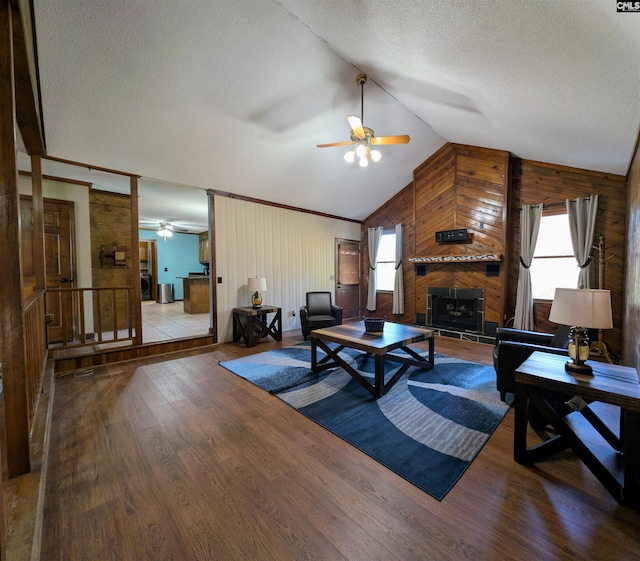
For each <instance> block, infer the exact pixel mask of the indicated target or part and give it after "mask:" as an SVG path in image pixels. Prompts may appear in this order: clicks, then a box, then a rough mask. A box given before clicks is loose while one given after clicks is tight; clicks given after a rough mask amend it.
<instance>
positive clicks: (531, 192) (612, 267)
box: [361, 144, 640, 360]
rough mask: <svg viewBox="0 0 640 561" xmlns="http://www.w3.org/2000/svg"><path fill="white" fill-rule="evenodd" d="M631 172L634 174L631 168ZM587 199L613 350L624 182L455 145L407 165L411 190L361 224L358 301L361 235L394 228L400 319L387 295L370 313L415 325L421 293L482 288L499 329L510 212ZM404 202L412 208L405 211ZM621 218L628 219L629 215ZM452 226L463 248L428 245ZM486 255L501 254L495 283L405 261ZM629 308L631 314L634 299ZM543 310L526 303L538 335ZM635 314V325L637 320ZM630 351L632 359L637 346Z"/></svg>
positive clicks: (457, 269) (466, 270) (473, 269)
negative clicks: (398, 237)
mask: <svg viewBox="0 0 640 561" xmlns="http://www.w3.org/2000/svg"><path fill="white" fill-rule="evenodd" d="M636 159H638V158H636ZM636 165H637V166H638V165H640V164H636ZM636 174H637V175H638V174H640V172H638V171H636ZM637 183H638V178H637V177H636V180H635V184H636V187H635V196H634V197H632V198H631V199H630V208H631V212H632V214H633V213H634V212H635V215H636V216H635V220H636V222H639V223H640V218H638V216H637V215H640V211H639V210H638V209H639V208H640V186H638V185H637ZM594 193H598V194H599V195H600V200H599V211H598V220H597V223H596V238H597V236H599V235H603V236H604V237H605V246H606V259H607V261H606V270H605V288H608V289H610V290H611V293H612V306H613V314H614V329H613V330H611V331H607V333H606V336H605V342H606V343H607V345H608V346H609V348H610V350H612V351H613V352H614V353H615V354H620V352H621V338H622V331H621V328H622V315H623V314H622V309H623V294H624V291H623V279H624V277H623V274H624V264H625V251H626V249H625V245H626V229H625V215H626V210H625V204H626V195H625V194H626V183H625V178H624V177H622V176H616V175H611V174H605V173H599V172H593V171H588V170H581V169H574V168H567V167H563V166H557V165H554V164H549V163H540V162H532V161H527V160H520V159H519V158H516V157H514V156H512V155H510V154H509V153H508V152H505V151H500V150H490V149H485V148H477V147H471V146H463V145H457V144H447V145H445V146H443V147H442V148H441V149H440V150H439V151H438V152H436V153H435V154H434V155H433V156H432V157H430V158H429V159H428V160H426V161H425V162H424V163H423V164H422V165H420V166H419V167H418V168H416V170H415V171H414V181H413V183H412V184H410V185H408V186H407V187H405V188H404V189H403V190H402V191H400V192H399V193H398V194H397V195H395V196H394V197H393V198H391V199H390V200H389V201H388V202H387V203H385V204H384V205H383V206H381V207H380V208H379V209H378V210H376V211H375V212H374V213H372V214H371V215H370V216H369V217H368V218H367V219H365V220H364V221H363V224H362V234H361V235H362V241H363V260H362V261H363V263H362V272H363V277H362V278H363V287H362V294H363V298H364V301H365V302H366V291H367V285H368V270H369V260H368V243H367V229H368V228H370V227H374V226H383V227H385V228H392V227H393V226H394V225H395V224H396V223H398V222H402V223H403V224H404V225H405V232H407V233H408V235H406V236H405V243H404V257H405V260H404V264H403V269H404V274H405V277H404V278H405V314H404V315H403V316H393V315H392V313H391V308H392V296H391V294H390V293H378V296H377V309H376V311H375V312H374V313H369V315H381V316H382V315H385V316H386V317H387V318H388V319H390V318H392V319H393V320H394V321H399V322H403V323H415V322H416V315H417V314H421V313H422V314H424V313H426V305H427V302H426V293H427V287H429V286H434V287H435V286H449V287H456V288H457V287H462V288H483V289H484V290H485V307H486V311H485V321H491V322H496V323H497V324H498V325H500V326H503V325H509V324H510V321H511V318H513V315H514V312H515V295H516V287H517V282H518V261H519V259H518V258H519V245H520V244H519V239H520V215H519V212H520V211H519V209H520V207H521V206H522V205H523V204H537V203H540V202H542V203H562V202H563V201H565V200H566V199H567V198H569V199H575V198H577V197H585V196H588V195H591V194H594ZM412 199H413V200H412ZM410 204H413V207H412V208H410V206H409V205H410ZM633 209H635V211H634V210H633ZM555 210H556V211H557V210H558V209H555ZM412 214H413V217H412ZM631 220H634V218H633V216H632V219H631ZM457 228H467V229H468V230H469V232H470V233H471V236H472V237H471V240H470V241H469V242H468V243H459V244H439V243H437V242H436V241H435V232H436V231H439V230H448V229H457ZM632 231H637V229H635V230H632ZM636 251H637V250H636ZM487 253H497V254H499V255H502V262H501V263H500V271H499V276H497V277H487V276H486V273H487V271H486V264H484V263H471V264H469V263H464V264H462V263H456V264H450V263H447V264H427V267H426V275H425V276H416V272H415V267H414V265H413V264H412V263H408V262H407V261H408V257H411V256H416V257H430V256H438V255H473V254H487ZM636 256H640V255H638V254H636ZM638 278H640V270H639V271H638V272H637V275H636V276H635V277H634V281H633V282H635V283H638V282H639V281H638ZM636 287H637V286H636ZM639 292H640V291H637V290H636V293H639ZM632 305H634V306H635V308H636V309H638V310H640V297H637V301H636V300H634V301H633V302H632ZM549 308H550V304H549V303H548V302H546V303H541V302H539V303H536V305H535V313H536V321H537V325H538V330H540V331H549V330H555V327H556V326H554V325H553V324H550V323H549V322H548V319H547V318H548V314H549ZM638 313H639V316H638V318H636V321H637V323H638V324H640V312H638ZM634 332H637V331H634ZM629 345H630V346H631V347H633V349H635V348H636V345H637V343H636V342H635V340H633V341H631V340H630V341H629ZM630 352H631V351H630ZM633 352H634V353H635V354H634V356H635V357H636V360H638V358H637V357H639V356H640V348H639V349H637V350H634V351H633Z"/></svg>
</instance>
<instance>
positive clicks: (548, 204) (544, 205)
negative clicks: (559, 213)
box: [518, 195, 591, 210]
mask: <svg viewBox="0 0 640 561" xmlns="http://www.w3.org/2000/svg"><path fill="white" fill-rule="evenodd" d="M590 198H591V195H589V196H588V197H584V198H583V199H582V200H583V201H588V200H589V199H590ZM574 200H575V199H574ZM566 204H567V202H566V201H559V202H557V203H542V208H543V209H545V208H551V207H554V206H565V205H566ZM531 206H535V205H531ZM518 210H522V207H520V208H519V209H518Z"/></svg>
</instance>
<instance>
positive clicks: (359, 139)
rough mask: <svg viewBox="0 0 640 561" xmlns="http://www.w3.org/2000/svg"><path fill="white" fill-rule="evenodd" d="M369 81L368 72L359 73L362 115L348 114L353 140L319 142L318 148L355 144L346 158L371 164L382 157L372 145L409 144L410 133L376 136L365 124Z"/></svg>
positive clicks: (363, 163) (348, 160)
mask: <svg viewBox="0 0 640 561" xmlns="http://www.w3.org/2000/svg"><path fill="white" fill-rule="evenodd" d="M366 83H367V75H366V74H358V76H357V77H356V84H358V85H359V86H360V117H356V116H355V115H347V121H349V126H350V127H351V140H349V141H346V142H332V143H330V144H318V148H329V147H332V146H350V145H355V147H354V149H353V150H349V152H347V153H346V154H345V155H344V159H345V160H346V161H347V162H349V163H351V162H353V161H354V160H355V159H356V157H357V158H359V163H360V166H362V167H366V166H368V165H369V160H373V161H374V162H377V161H378V160H379V159H380V156H381V154H380V152H379V151H378V150H376V149H375V148H374V149H372V148H371V147H372V146H381V145H384V144H408V143H409V141H410V140H411V139H410V138H409V135H408V134H401V135H396V136H375V135H374V134H373V130H372V129H370V128H369V127H365V126H364V125H363V122H364V85H365V84H366Z"/></svg>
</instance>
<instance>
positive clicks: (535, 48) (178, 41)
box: [21, 0, 640, 225]
mask: <svg viewBox="0 0 640 561" xmlns="http://www.w3.org/2000/svg"><path fill="white" fill-rule="evenodd" d="M34 5H35V20H36V29H37V41H38V49H39V53H38V54H39V61H40V79H41V88H42V104H43V113H44V125H45V135H46V143H47V150H48V153H49V154H50V155H53V156H57V157H60V158H66V159H70V160H75V161H80V162H85V163H90V164H93V165H99V166H104V167H108V168H113V169H118V170H125V171H129V172H132V173H135V174H139V175H141V176H143V179H142V180H141V189H142V190H141V197H140V209H141V210H140V215H141V218H142V219H145V220H150V221H154V220H158V221H159V220H173V221H175V222H184V223H186V222H196V221H197V220H199V219H198V218H197V217H193V216H191V215H187V214H185V215H184V217H181V215H180V213H181V210H180V203H181V201H182V200H185V199H186V196H185V195H186V192H182V191H180V190H179V188H178V187H177V186H191V187H195V188H198V189H201V190H202V189H218V190H221V191H227V192H233V193H237V194H240V195H246V196H249V197H255V198H259V199H266V200H270V201H274V202H278V203H283V204H287V205H292V206H297V207H302V208H306V209H312V210H316V211H320V212H325V213H329V214H334V215H337V216H344V217H350V218H356V219H362V218H364V217H366V216H367V215H368V214H370V213H371V212H372V211H373V210H375V209H376V208H378V207H379V206H380V205H381V204H382V203H383V202H385V201H386V200H388V199H389V198H390V197H391V196H392V195H393V194H395V193H396V192H398V191H399V190H400V189H402V188H403V187H405V186H406V185H407V184H408V183H409V182H410V181H411V179H412V172H413V170H414V168H415V167H416V166H418V165H419V164H420V163H421V162H423V161H424V160H425V159H427V158H428V157H429V156H430V155H431V154H433V153H434V152H435V151H436V150H437V149H438V148H439V147H440V146H442V145H443V144H444V143H446V142H455V143H461V144H470V145H475V146H483V147H489V148H496V149H501V150H508V151H510V152H512V153H514V154H515V155H517V156H519V157H521V158H526V159H531V160H539V161H545V162H551V163H557V164H562V165H567V166H573V167H578V168H585V169H591V170H597V171H604V172H610V173H615V174H622V175H625V174H626V173H627V170H628V166H629V163H630V158H631V155H632V152H633V149H634V146H635V142H636V139H637V137H638V130H639V125H640V93H639V92H640V57H639V56H638V53H640V25H639V24H640V16H638V15H637V14H629V13H616V11H615V5H616V3H615V2H614V1H613V0H573V1H572V0H530V1H528V2H514V1H513V0H482V1H471V0H447V1H444V0H416V1H411V0H382V1H378V0H367V1H362V0H353V1H348V0H340V1H332V0H299V1H296V0H280V1H278V2H276V1H272V0H233V1H227V0H181V1H178V0H176V1H170V0H102V1H89V0H34ZM360 72H365V73H366V74H367V75H368V77H369V81H368V83H367V85H366V86H365V93H364V123H365V125H366V126H368V127H370V128H372V129H374V131H375V133H376V135H378V136H385V135H395V134H409V135H410V136H411V143H410V144H409V145H404V146H385V147H382V148H381V149H380V151H381V152H382V159H381V161H380V162H378V163H376V164H372V165H370V166H369V167H368V168H365V169H362V168H359V167H358V166H357V164H352V165H348V164H346V163H345V161H344V160H343V157H342V156H343V153H344V152H345V151H346V149H345V148H325V149H318V148H316V144H319V143H327V142H335V141H343V140H348V139H349V126H348V123H347V120H346V115H348V114H355V115H359V114H360V88H359V86H357V85H356V82H355V78H356V75H357V74H358V73H360ZM21 161H24V158H23V159H22V160H21ZM46 165H49V164H46ZM47 171H48V170H47V168H46V167H45V172H47ZM76 171H78V168H76ZM69 173H71V172H70V171H69ZM83 173H85V174H86V170H85V171H84V172H83ZM67 175H68V173H67ZM94 180H96V179H95V178H94ZM156 180H158V181H159V182H157V181H156ZM110 181H111V180H110V179H109V178H106V177H101V178H100V180H99V181H98V180H96V183H98V184H100V183H103V184H105V185H106V184H108V183H109V182H110ZM120 181H121V180H120ZM174 185H175V186H176V187H175V188H173V186H174ZM167 186H169V188H167ZM152 193H155V194H156V195H157V197H156V198H157V202H156V204H155V206H154V205H152V204H151V194H152ZM181 193H182V194H181ZM198 194H200V195H202V196H203V194H201V193H198ZM203 197H204V196H203ZM203 201H204V198H203ZM165 204H166V205H167V206H166V208H164V205H165ZM195 206H196V207H198V206H199V205H195ZM202 206H203V208H202V209H199V208H198V210H197V211H196V214H197V213H198V212H201V213H202V215H201V216H202V217H204V218H203V219H202V225H204V224H206V204H204V203H203V205H202Z"/></svg>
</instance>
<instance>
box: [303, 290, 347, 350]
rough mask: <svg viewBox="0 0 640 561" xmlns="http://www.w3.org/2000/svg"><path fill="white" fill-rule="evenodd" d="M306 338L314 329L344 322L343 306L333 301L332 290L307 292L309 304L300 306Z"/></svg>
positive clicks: (305, 338)
mask: <svg viewBox="0 0 640 561" xmlns="http://www.w3.org/2000/svg"><path fill="white" fill-rule="evenodd" d="M300 323H301V324H302V335H303V337H304V340H305V341H306V340H307V336H308V335H309V334H310V333H311V332H312V331H313V330H314V329H320V328H322V327H332V326H334V325H341V324H342V308H341V307H340V306H335V305H334V304H333V303H332V301H331V292H307V305H306V306H302V307H301V308H300Z"/></svg>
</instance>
